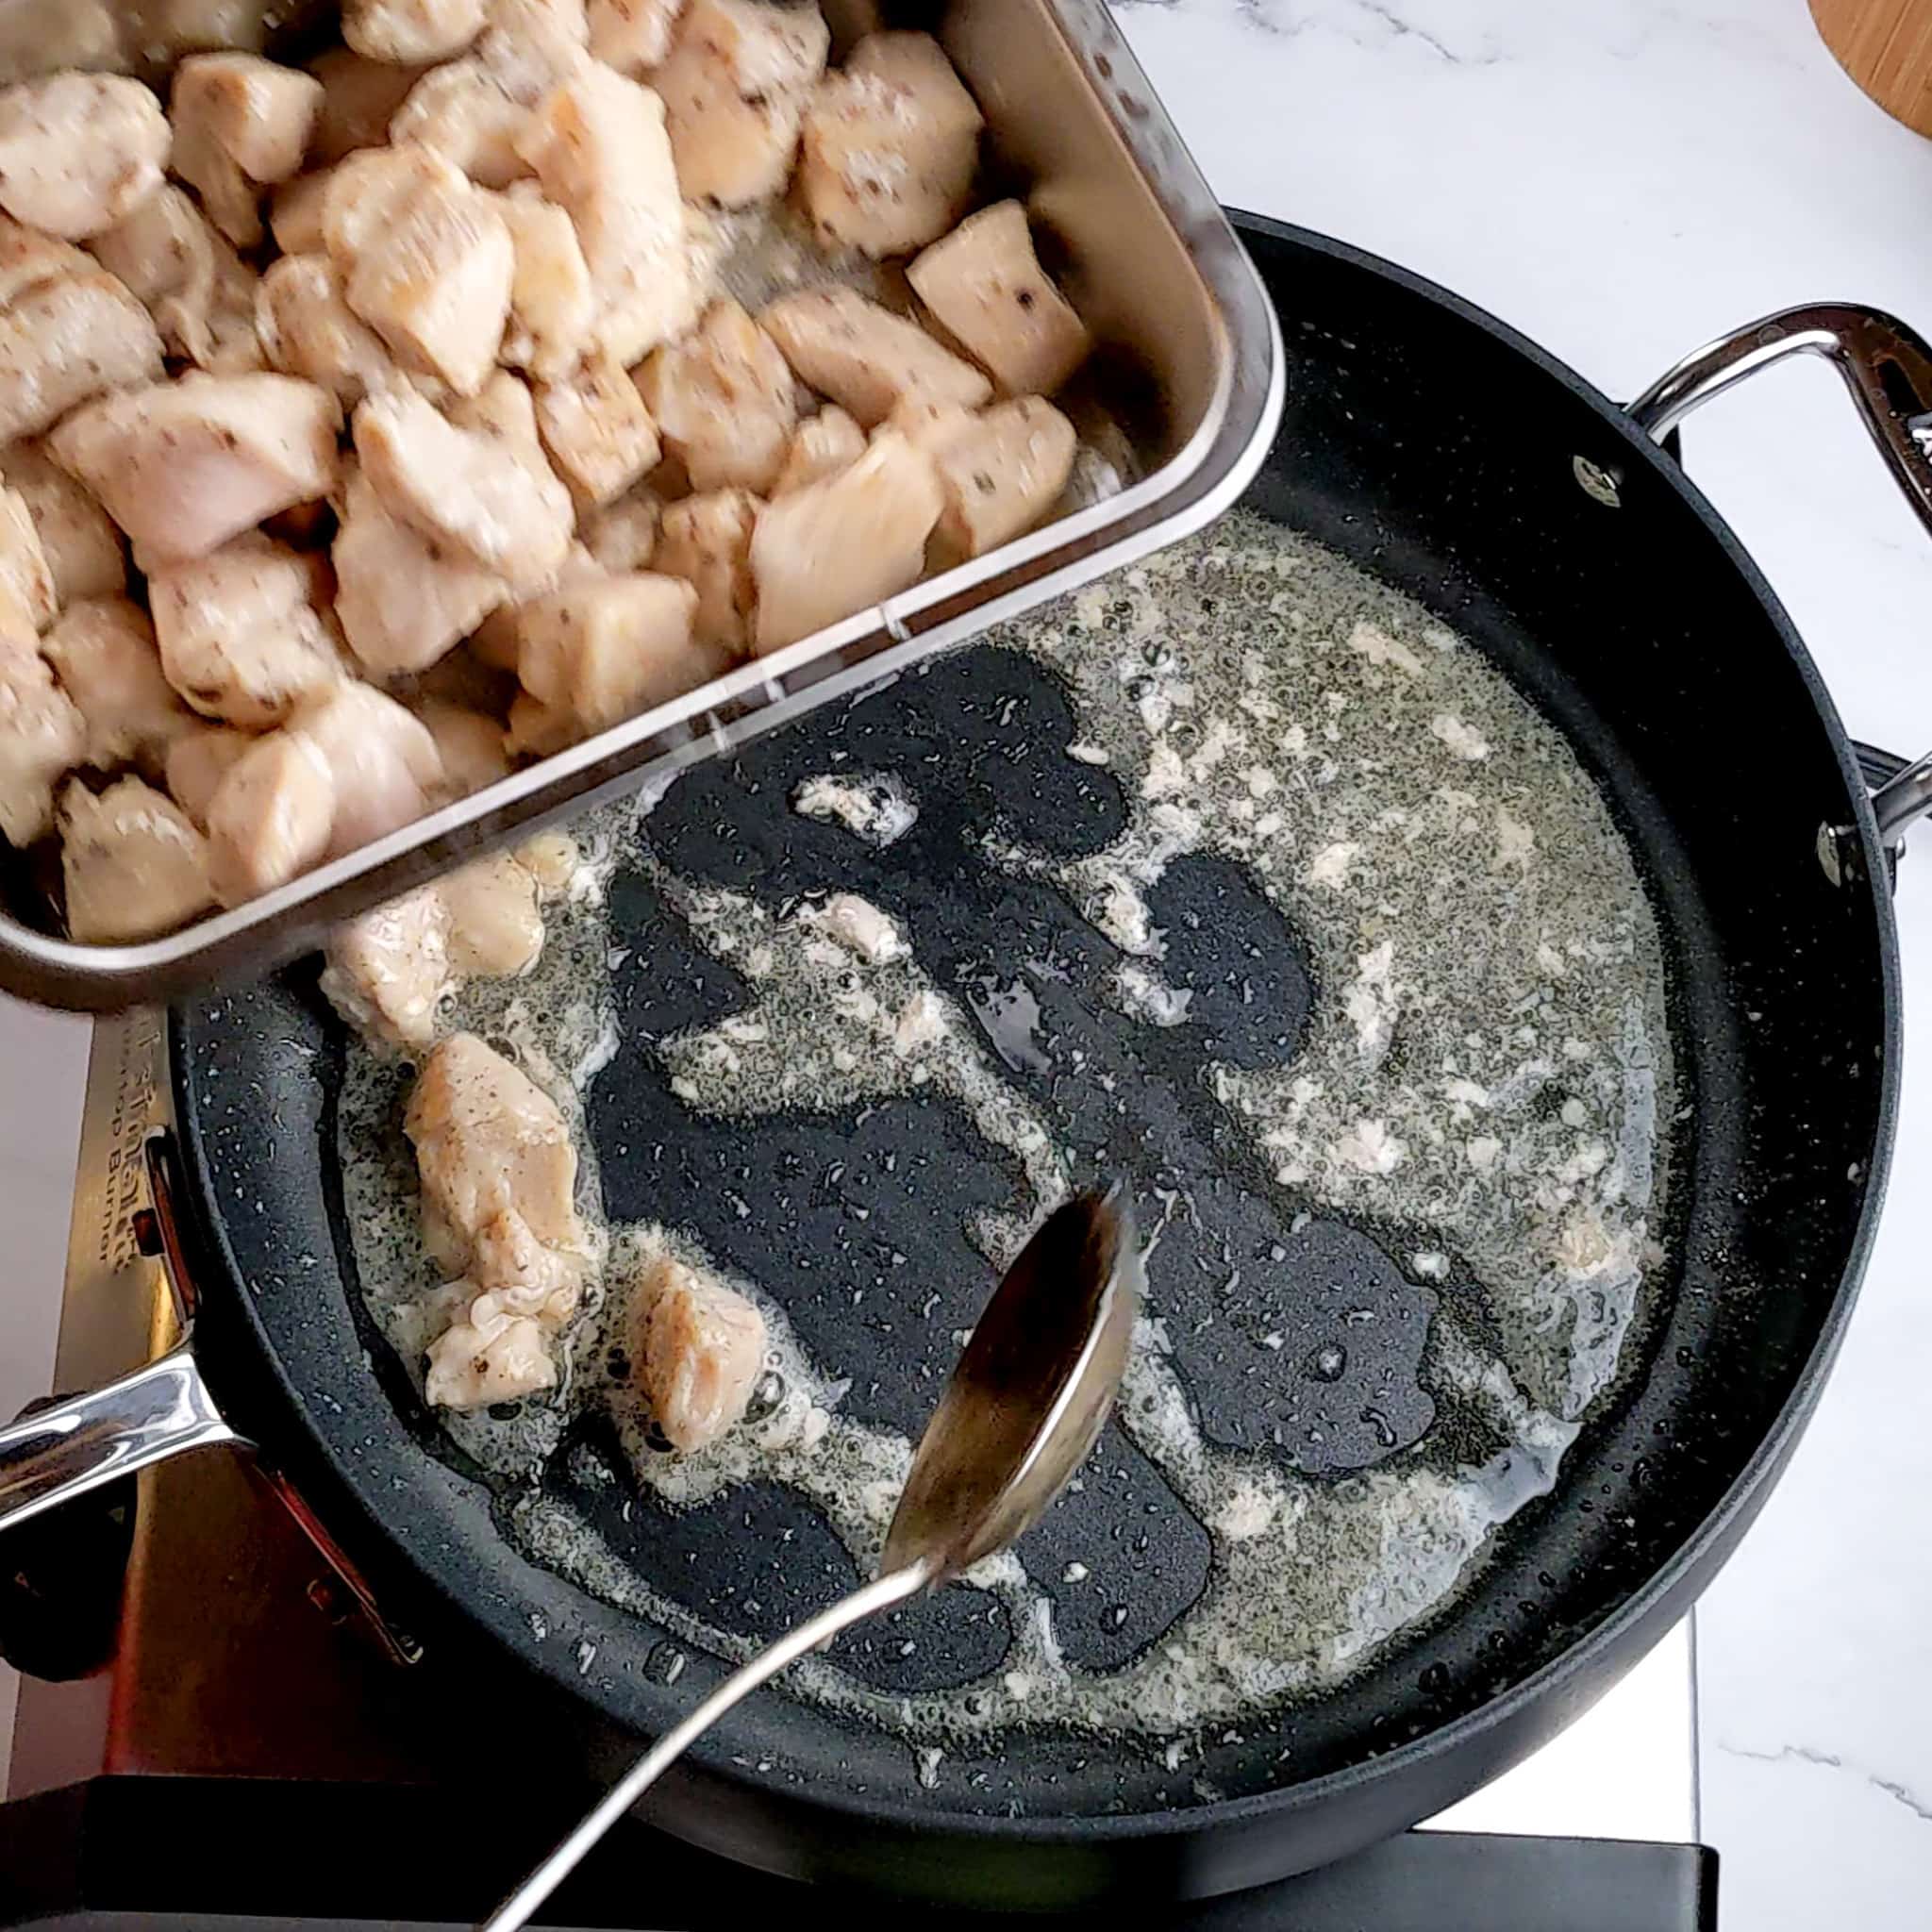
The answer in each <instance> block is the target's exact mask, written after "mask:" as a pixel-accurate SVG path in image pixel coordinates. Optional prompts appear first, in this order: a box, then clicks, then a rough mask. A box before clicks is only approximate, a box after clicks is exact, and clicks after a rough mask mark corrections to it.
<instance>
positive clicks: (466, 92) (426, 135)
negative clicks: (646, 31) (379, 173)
mask: <svg viewBox="0 0 1932 1932" xmlns="http://www.w3.org/2000/svg"><path fill="white" fill-rule="evenodd" d="M589 40H590V30H589V27H588V25H587V24H586V22H585V19H584V8H583V0H495V4H494V6H493V7H492V8H491V19H490V25H489V26H488V27H487V28H486V29H485V31H484V33H483V35H482V37H481V39H479V40H478V41H477V42H476V50H475V53H474V54H471V55H468V56H466V57H465V58H463V59H460V60H452V61H451V62H450V63H449V64H448V66H446V67H439V68H436V69H434V70H433V71H432V72H430V73H428V74H426V75H424V76H423V78H422V80H421V81H419V82H418V83H417V85H416V86H415V87H414V88H413V89H412V90H411V91H410V93H409V97H408V100H407V101H405V102H404V103H403V105H402V107H401V108H398V109H397V112H396V116H395V118H394V120H393V121H391V123H390V129H389V134H390V139H391V141H410V142H421V143H422V144H423V145H424V146H425V147H428V148H433V149H434V150H435V151H436V152H437V153H438V154H440V155H442V156H443V157H445V158H447V159H448V160H450V161H452V162H454V163H455V164H456V166H458V167H459V168H460V169H462V171H463V172H464V173H465V174H466V175H469V176H470V177H471V179H472V180H474V181H476V182H478V183H479V184H481V185H482V186H483V187H486V188H501V187H503V186H505V185H506V184H507V183H508V182H510V181H513V180H515V179H516V178H517V177H518V176H519V175H527V174H529V173H530V172H531V169H530V162H529V160H528V158H526V157H525V155H524V154H522V153H521V152H520V151H519V149H520V144H521V142H523V140H524V137H525V133H526V132H527V130H528V129H529V127H530V125H531V120H532V114H533V110H534V109H535V108H536V107H537V105H538V103H539V102H540V101H541V100H542V98H543V96H544V95H545V94H546V93H548V92H550V90H551V89H552V88H554V87H557V86H558V85H560V84H561V83H562V82H564V81H566V80H569V79H570V78H572V76H573V75H576V74H578V73H579V72H581V71H582V70H583V69H584V68H585V67H586V66H587V65H588V64H589V57H588V54H587V51H586V50H587V46H588V43H589Z"/></svg>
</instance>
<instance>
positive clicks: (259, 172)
mask: <svg viewBox="0 0 1932 1932" xmlns="http://www.w3.org/2000/svg"><path fill="white" fill-rule="evenodd" d="M168 111H169V117H170V119H171V120H172V121H173V122H174V125H175V155H174V165H175V174H177V175H180V177H181V178H182V180H184V181H186V182H187V183H188V185H189V186H190V187H191V188H192V189H193V190H194V191H195V192H197V193H198V194H199V195H200V196H201V205H202V207H203V208H206V209H207V210H208V219H209V220H210V221H211V222H213V223H214V225H215V226H216V227H217V228H219V229H220V230H221V231H222V233H223V234H224V235H225V236H226V237H227V238H228V240H229V241H230V242H234V243H235V245H236V246H237V247H238V248H253V247H254V246H255V244H256V243H257V242H259V241H260V240H261V210H260V206H259V201H260V191H261V189H262V188H264V187H272V186H273V185H274V184H275V183H276V182H278V181H286V180H287V179H288V178H289V177H290V175H293V174H296V173H297V172H298V171H299V170H300V168H301V166H302V158H303V156H304V155H305V154H306V153H307V152H308V139H309V136H310V135H311V134H312V133H313V132H314V130H315V123H316V120H317V117H318V116H319V115H320V114H321V112H322V83H321V82H320V81H319V80H317V79H316V78H315V77H314V75H308V74H304V73H302V72H300V71H299V70H298V69H296V68H293V67H278V66H276V65H275V62H274V61H273V60H263V59H261V58H258V56H256V55H254V54H193V55H191V56H190V57H189V58H187V59H186V60H184V61H182V63H181V64H180V66H179V67H177V68H176V69H175V85H174V90H173V92H171V94H170V95H169V101H168Z"/></svg>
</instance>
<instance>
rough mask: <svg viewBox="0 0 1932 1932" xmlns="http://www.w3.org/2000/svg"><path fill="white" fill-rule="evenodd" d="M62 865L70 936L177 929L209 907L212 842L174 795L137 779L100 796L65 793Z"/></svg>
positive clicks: (105, 937)
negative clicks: (198, 829)
mask: <svg viewBox="0 0 1932 1932" xmlns="http://www.w3.org/2000/svg"><path fill="white" fill-rule="evenodd" d="M60 872H61V875H62V877H63V879H64V880H65V882H66V887H67V934H68V937H69V938H70V939H75V940H82V941H91V942H92V941H99V942H101V943H104V944H108V945H113V944H117V943H120V942H122V941H128V940H144V939H152V938H153V937H154V936H155V935H156V934H157V933H163V932H173V931H174V929H175V927H176V926H177V925H180V924H184V923H185V922H186V921H188V920H190V919H192V918H193V917H194V915H195V914H196V913H197V912H202V911H205V910H207V908H208V904H209V902H210V898H211V894H210V892H209V891H208V841H207V840H205V839H204V838H203V837H202V836H201V834H200V833H199V832H197V831H196V830H195V829H194V826H193V825H192V824H191V823H190V821H189V818H188V814H187V813H186V812H184V811H183V810H182V809H181V808H180V807H179V806H178V805H176V804H175V801H174V800H173V799H172V798H167V797H164V796H163V795H162V794H161V793H160V792H158V791H156V790H155V789H154V787H153V786H152V785H147V784H143V783H142V780H141V779H139V778H117V779H116V780H115V781H114V783H113V784H111V785H109V786H108V789H107V790H106V791H103V792H102V793H101V794H100V796H99V797H96V796H95V795H94V794H93V793H92V791H89V790H88V789H87V787H86V786H85V785H83V784H81V782H80V781H79V780H78V779H77V778H76V779H75V780H74V781H72V782H71V783H70V784H69V785H68V787H67V789H66V791H63V792H62V793H61V794H60Z"/></svg>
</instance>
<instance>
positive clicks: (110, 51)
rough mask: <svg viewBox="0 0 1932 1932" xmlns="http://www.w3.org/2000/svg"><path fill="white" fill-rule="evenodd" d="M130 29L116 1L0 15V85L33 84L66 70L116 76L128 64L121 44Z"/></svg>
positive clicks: (89, 0) (79, 0)
mask: <svg viewBox="0 0 1932 1932" xmlns="http://www.w3.org/2000/svg"><path fill="white" fill-rule="evenodd" d="M133 25H135V23H134V22H133V21H132V20H130V19H129V17H128V11H127V8H125V6H122V5H119V4H117V0H68V4H66V5H63V6H62V7H61V8H59V9H58V11H56V10H54V9H52V8H42V7H14V8H8V9H6V10H5V11H0V81H5V82H11V81H17V80H38V79H40V78H42V76H43V75H49V74H54V73H58V72H61V71H63V70H65V69H67V68H77V69H79V70H80V71H81V72H83V73H87V74H119V73H122V72H123V71H125V69H126V67H127V66H128V65H129V60H128V55H127V50H126V46H125V41H126V40H127V39H130V38H132V36H131V35H130V34H129V31H128V30H129V29H130V28H131V27H132V26H133Z"/></svg>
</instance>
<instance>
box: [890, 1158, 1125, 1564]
mask: <svg viewBox="0 0 1932 1932" xmlns="http://www.w3.org/2000/svg"><path fill="white" fill-rule="evenodd" d="M1141 1288H1142V1278H1141V1251H1140V1245H1139V1243H1138V1242H1137V1241H1135V1239H1134V1225H1133V1216H1132V1213H1131V1211H1130V1210H1129V1209H1128V1208H1127V1207H1126V1205H1125V1200H1124V1194H1123V1192H1122V1190H1121V1189H1120V1188H1119V1187H1118V1186H1115V1187H1113V1188H1111V1189H1109V1190H1108V1191H1107V1192H1106V1193H1104V1194H1102V1193H1091V1194H1080V1195H1076V1196H1075V1197H1074V1199H1073V1200H1071V1201H1069V1202H1067V1203H1066V1204H1065V1205H1064V1206H1063V1207H1061V1208H1058V1209H1057V1210H1056V1211H1055V1212H1054V1213H1052V1214H1050V1215H1049V1216H1048V1217H1047V1219H1046V1220H1045V1221H1044V1222H1043V1223H1042V1224H1041V1226H1040V1228H1039V1230H1038V1231H1037V1232H1036V1233H1035V1234H1034V1236H1033V1238H1032V1240H1031V1241H1028V1242H1027V1243H1026V1245H1025V1247H1024V1248H1023V1249H1022V1250H1021V1252H1020V1255H1019V1258H1018V1259H1017V1260H1015V1261H1014V1263H1013V1265H1012V1266H1011V1267H1010V1268H1008V1270H1007V1273H1006V1275H1005V1277H1004V1279H1002V1281H1001V1282H1000V1285H999V1286H998V1288H996V1289H995V1290H994V1291H993V1293H992V1299H991V1301H989V1302H988V1303H987V1305H986V1307H985V1308H984V1309H983V1310H981V1312H980V1317H979V1320H978V1322H977V1323H976V1324H974V1330H973V1334H972V1337H971V1338H970V1340H969V1341H967V1343H966V1352H965V1354H964V1355H962V1356H961V1357H960V1358H959V1363H958V1367H957V1368H955V1369H954V1371H953V1374H952V1379H951V1380H950V1381H949V1382H948V1383H947V1384H946V1389H945V1393H944V1394H943V1395H941V1397H940V1404H939V1407H937V1408H936V1409H934V1411H933V1413H932V1420H931V1421H930V1422H928V1423H927V1424H926V1425H925V1431H924V1434H923V1435H922V1436H921V1437H920V1439H919V1447H918V1450H917V1451H916V1453H915V1454H914V1456H913V1458H912V1467H911V1470H910V1471H909V1472H908V1474H907V1477H906V1487H905V1489H904V1490H903V1491H901V1493H900V1497H899V1507H898V1508H897V1510H896V1511H895V1512H894V1514H893V1517H892V1526H891V1529H890V1530H888V1531H887V1533H886V1544H885V1551H884V1554H883V1555H882V1556H881V1557H880V1559H879V1574H880V1575H882V1576H888V1575H891V1574H892V1573H893V1572H894V1571H898V1570H907V1569H910V1568H912V1567H914V1566H915V1565H917V1564H922V1563H924V1564H926V1565H928V1566H930V1569H931V1572H932V1580H933V1581H934V1582H936V1583H938V1582H943V1581H945V1580H946V1579H947V1578H948V1577H953V1576H958V1574H960V1573H961V1572H962V1571H965V1570H970V1569H971V1568H972V1567H973V1565H974V1564H975V1563H977V1562H979V1561H980V1560H981V1559H982V1558H983V1557H990V1556H991V1555H993V1554H994V1553H995V1552H996V1551H999V1550H1003V1549H1006V1548H1007V1547H1008V1545H1009V1544H1012V1543H1015V1542H1017V1541H1019V1540H1020V1538H1021V1537H1023V1536H1024V1535H1025V1533H1026V1532H1027V1531H1028V1530H1029V1529H1031V1528H1032V1526H1033V1525H1034V1524H1035V1523H1037V1522H1038V1521H1039V1520H1040V1517H1041V1514H1042V1513H1043V1512H1044V1510H1045V1509H1046V1507H1047V1506H1048V1505H1049V1504H1050V1503H1052V1502H1053V1500H1054V1499H1055V1497H1057V1496H1058V1494H1059V1492H1060V1491H1062V1490H1063V1489H1064V1488H1065V1487H1066V1485H1067V1482H1068V1479H1069V1478H1070V1477H1071V1476H1072V1475H1073V1474H1074V1471H1075V1470H1076V1469H1078V1468H1079V1466H1080V1465H1081V1463H1082V1462H1084V1461H1085V1460H1086V1459H1087V1455H1088V1452H1089V1451H1090V1450H1091V1448H1092V1447H1093V1443H1094V1441H1095V1439H1096V1438H1097V1437H1098V1436H1099V1434H1100V1431H1101V1428H1102V1426H1103V1425H1104V1424H1105V1423H1106V1421H1107V1417H1108V1410H1109V1409H1111V1408H1112V1407H1113V1399H1114V1392H1115V1391H1116V1390H1118V1389H1119V1387H1120V1382H1121V1375H1122V1374H1123V1372H1124V1370H1125V1368H1126V1363H1127V1349H1128V1346H1129V1344H1130V1343H1131V1341H1132V1340H1133V1333H1134V1317H1135V1315H1136V1313H1137V1312H1138V1310H1139V1308H1140V1306H1141Z"/></svg>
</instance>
